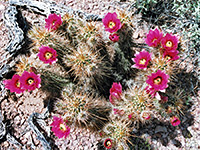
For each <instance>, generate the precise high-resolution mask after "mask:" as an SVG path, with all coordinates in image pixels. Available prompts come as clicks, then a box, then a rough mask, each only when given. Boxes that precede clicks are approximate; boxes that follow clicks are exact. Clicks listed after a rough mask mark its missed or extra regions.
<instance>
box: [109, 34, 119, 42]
mask: <svg viewBox="0 0 200 150" xmlns="http://www.w3.org/2000/svg"><path fill="white" fill-rule="evenodd" d="M109 39H110V40H111V41H113V42H117V41H119V36H118V35H117V34H116V33H114V34H110V36H109Z"/></svg>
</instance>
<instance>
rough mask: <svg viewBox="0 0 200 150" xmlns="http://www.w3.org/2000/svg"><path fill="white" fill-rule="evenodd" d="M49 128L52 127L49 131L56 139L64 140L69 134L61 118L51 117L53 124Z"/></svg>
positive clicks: (68, 129)
mask: <svg viewBox="0 0 200 150" xmlns="http://www.w3.org/2000/svg"><path fill="white" fill-rule="evenodd" d="M50 126H52V128H51V131H53V133H54V134H55V136H57V137H58V138H62V137H64V138H66V137H67V136H68V135H69V133H70V128H69V127H68V126H67V125H66V123H65V122H64V120H63V119H62V118H61V117H56V116H53V122H52V123H51V124H50Z"/></svg>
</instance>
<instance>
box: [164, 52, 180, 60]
mask: <svg viewBox="0 0 200 150" xmlns="http://www.w3.org/2000/svg"><path fill="white" fill-rule="evenodd" d="M178 53H179V51H177V50H173V51H164V53H163V57H164V58H166V60H167V61H170V60H177V59H179V58H180V57H179V56H178Z"/></svg>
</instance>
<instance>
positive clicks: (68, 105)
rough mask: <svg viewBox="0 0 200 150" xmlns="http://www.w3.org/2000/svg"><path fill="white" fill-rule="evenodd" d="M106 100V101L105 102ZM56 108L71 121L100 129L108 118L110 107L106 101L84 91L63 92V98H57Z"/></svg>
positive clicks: (82, 125)
mask: <svg viewBox="0 0 200 150" xmlns="http://www.w3.org/2000/svg"><path fill="white" fill-rule="evenodd" d="M103 101H104V103H103ZM55 105H56V110H57V112H58V113H60V114H61V115H63V116H64V118H66V119H67V120H68V121H69V123H71V124H74V123H75V124H76V125H78V126H79V127H84V126H85V127H87V128H90V129H93V130H96V129H100V128H102V126H103V125H104V124H105V123H106V122H107V120H108V113H109V111H110V108H109V107H108V106H106V101H105V100H103V99H100V98H97V97H94V96H89V95H88V94H84V93H82V92H78V91H76V90H75V91H73V92H69V91H68V92H66V91H63V92H62V99H59V100H57V102H56V104H55Z"/></svg>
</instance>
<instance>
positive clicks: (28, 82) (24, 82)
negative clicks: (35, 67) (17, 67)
mask: <svg viewBox="0 0 200 150" xmlns="http://www.w3.org/2000/svg"><path fill="white" fill-rule="evenodd" d="M19 81H20V84H21V87H22V88H23V89H25V90H28V91H31V90H35V89H36V88H40V86H41V85H40V83H41V79H40V75H36V74H35V73H34V72H27V71H24V72H23V74H22V76H21V77H20V79H19Z"/></svg>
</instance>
